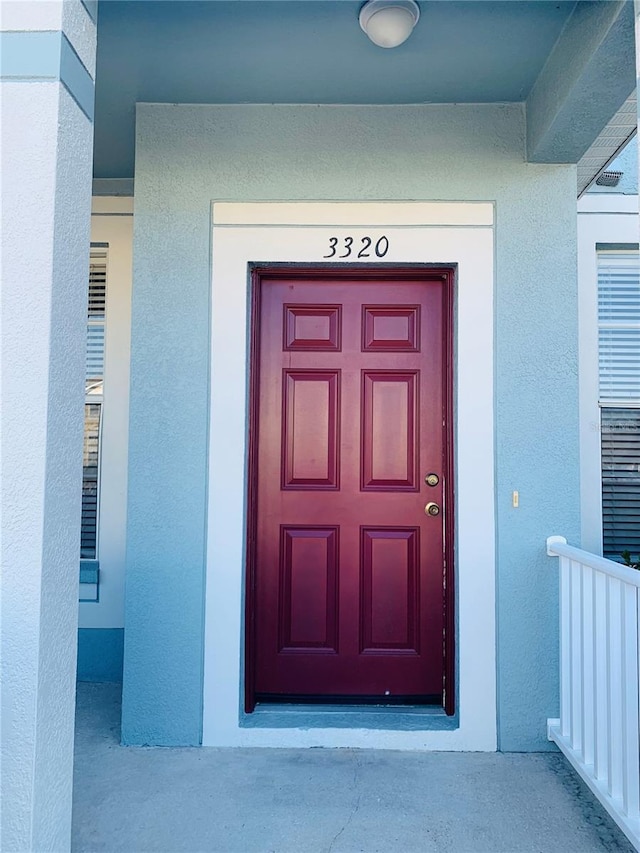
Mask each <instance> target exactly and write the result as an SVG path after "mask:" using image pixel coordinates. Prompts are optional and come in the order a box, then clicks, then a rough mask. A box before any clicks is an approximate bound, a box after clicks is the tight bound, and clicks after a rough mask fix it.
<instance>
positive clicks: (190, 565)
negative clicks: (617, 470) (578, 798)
mask: <svg viewBox="0 0 640 853" xmlns="http://www.w3.org/2000/svg"><path fill="white" fill-rule="evenodd" d="M283 199H284V200H354V201H356V200H413V199H424V200H471V201H478V200H481V201H495V202H496V286H495V314H494V320H495V342H496V343H495V399H494V400H487V401H486V405H487V406H493V407H494V414H495V424H496V427H495V429H496V432H495V453H496V490H495V494H491V490H490V489H487V488H486V484H484V483H478V493H477V500H478V502H479V503H480V502H486V501H495V510H496V517H497V531H498V540H497V542H498V556H497V567H496V571H497V575H496V578H497V621H498V637H499V640H498V668H497V680H498V709H499V710H498V724H499V725H498V733H499V741H498V743H499V748H501V749H504V750H530V749H545V748H547V746H548V745H547V741H546V738H545V721H546V719H547V717H548V716H550V715H553V714H555V713H556V711H557V707H556V706H557V656H558V655H557V619H558V613H557V580H556V573H555V570H554V567H553V564H552V563H551V562H550V561H549V560H548V558H547V557H546V556H545V549H544V542H545V539H546V537H547V536H548V535H550V534H552V533H562V534H563V535H566V536H567V538H568V539H569V540H570V541H572V542H578V541H579V498H578V495H579V483H578V405H577V401H578V386H577V289H576V273H575V269H576V255H575V229H576V224H575V218H576V217H575V170H574V168H573V167H571V166H533V165H527V164H525V163H524V120H523V112H522V108H521V107H520V106H517V105H516V106H501V105H499V106H426V107H318V106H227V107H225V106H170V105H139V107H138V116H137V162H136V199H135V222H134V250H135V251H134V257H135V260H134V281H135V287H134V296H133V318H132V330H133V331H132V375H131V379H132V382H131V387H132V396H131V417H130V457H129V458H130V467H129V516H128V552H127V590H126V625H127V633H126V637H125V670H124V673H125V681H124V706H123V738H124V740H125V742H128V743H165V744H195V743H198V742H199V741H200V738H201V722H202V679H203V668H202V667H203V628H204V625H203V601H204V570H205V566H204V563H205V559H204V555H205V548H206V491H207V448H208V441H207V440H208V415H209V400H208V394H209V364H208V353H209V308H210V273H211V259H210V205H211V201H212V200H231V201H233V200H235V201H260V200H283ZM256 260H260V259H259V258H258V259H256ZM442 260H443V262H444V261H454V260H455V259H454V258H446V259H445V258H443V259H442ZM221 452H224V449H222V451H221ZM514 490H518V491H519V493H520V507H519V508H518V509H514V508H513V507H512V492H513V491H514ZM219 653H222V654H223V653H224V650H219Z"/></svg>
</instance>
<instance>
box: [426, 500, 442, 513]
mask: <svg viewBox="0 0 640 853" xmlns="http://www.w3.org/2000/svg"><path fill="white" fill-rule="evenodd" d="M424 511H425V512H426V514H427V515H440V507H439V506H438V504H436V503H434V502H433V501H429V503H428V504H427V505H426V507H425V508H424Z"/></svg>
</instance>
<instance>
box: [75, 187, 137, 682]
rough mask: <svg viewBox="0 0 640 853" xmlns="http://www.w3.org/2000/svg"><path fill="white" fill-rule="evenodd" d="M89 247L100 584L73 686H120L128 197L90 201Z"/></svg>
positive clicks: (84, 605)
mask: <svg viewBox="0 0 640 853" xmlns="http://www.w3.org/2000/svg"><path fill="white" fill-rule="evenodd" d="M91 242H92V243H100V244H106V245H107V246H108V254H107V306H106V340H105V368H104V402H103V414H102V428H101V429H102V434H101V446H100V504H99V506H100V509H99V517H98V559H99V561H100V582H99V587H98V601H86V602H81V603H80V613H79V634H78V680H80V681H121V680H122V649H123V642H124V636H123V635H124V575H125V571H124V566H125V550H126V521H127V518H126V515H127V447H128V440H129V362H130V339H131V276H132V251H133V199H131V198H111V197H109V198H105V197H97V198H95V197H94V199H93V204H92V216H91ZM81 595H82V592H81Z"/></svg>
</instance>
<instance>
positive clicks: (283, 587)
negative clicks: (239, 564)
mask: <svg viewBox="0 0 640 853" xmlns="http://www.w3.org/2000/svg"><path fill="white" fill-rule="evenodd" d="M337 573H338V528H337V527H329V528H315V527H282V529H281V536H280V593H279V596H278V599H279V602H280V614H279V620H278V621H279V625H280V642H279V646H280V651H285V652H286V651H295V650H296V649H304V650H305V651H306V652H310V651H312V650H314V651H316V652H329V653H332V652H335V651H336V650H337V645H338V598H337V596H338V576H337Z"/></svg>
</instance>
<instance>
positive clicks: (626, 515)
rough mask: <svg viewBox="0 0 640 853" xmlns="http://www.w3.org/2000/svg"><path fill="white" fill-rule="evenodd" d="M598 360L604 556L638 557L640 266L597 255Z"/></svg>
mask: <svg viewBox="0 0 640 853" xmlns="http://www.w3.org/2000/svg"><path fill="white" fill-rule="evenodd" d="M598 355H599V366H600V406H601V420H600V424H601V452H602V541H603V553H604V555H605V557H611V558H612V559H614V560H615V559H619V558H620V555H621V554H622V552H623V551H630V552H631V553H632V555H634V557H636V556H637V555H638V554H639V553H640V264H639V255H638V252H637V251H614V250H610V251H603V252H599V253H598Z"/></svg>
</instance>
